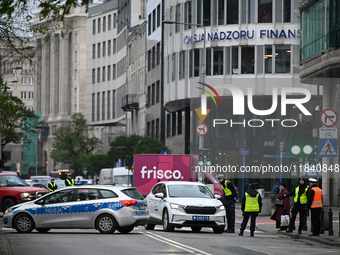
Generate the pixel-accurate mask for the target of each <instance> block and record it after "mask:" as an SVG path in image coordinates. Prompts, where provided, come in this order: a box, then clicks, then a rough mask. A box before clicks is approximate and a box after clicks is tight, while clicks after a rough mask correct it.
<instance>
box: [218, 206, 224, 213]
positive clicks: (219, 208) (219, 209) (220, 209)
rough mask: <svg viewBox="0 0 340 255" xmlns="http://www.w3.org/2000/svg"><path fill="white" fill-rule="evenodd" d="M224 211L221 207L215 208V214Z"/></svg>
mask: <svg viewBox="0 0 340 255" xmlns="http://www.w3.org/2000/svg"><path fill="white" fill-rule="evenodd" d="M224 210H225V208H224V206H223V205H220V206H217V207H216V212H222V211H224Z"/></svg>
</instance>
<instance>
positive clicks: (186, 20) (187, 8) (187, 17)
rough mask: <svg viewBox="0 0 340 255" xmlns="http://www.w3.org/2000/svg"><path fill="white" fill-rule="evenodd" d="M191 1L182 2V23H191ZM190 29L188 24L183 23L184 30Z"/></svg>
mask: <svg viewBox="0 0 340 255" xmlns="http://www.w3.org/2000/svg"><path fill="white" fill-rule="evenodd" d="M191 11H192V10H191V1H190V2H186V3H185V4H184V23H192V21H191V17H192V16H191V15H192V14H191ZM188 29H191V26H190V25H184V30H188Z"/></svg>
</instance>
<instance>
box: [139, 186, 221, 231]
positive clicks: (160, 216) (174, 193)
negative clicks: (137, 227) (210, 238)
mask: <svg viewBox="0 0 340 255" xmlns="http://www.w3.org/2000/svg"><path fill="white" fill-rule="evenodd" d="M217 196H218V195H217ZM146 200H147V203H148V207H149V211H150V223H149V224H147V225H146V227H145V228H146V229H150V230H151V229H153V228H154V227H155V225H157V224H160V225H163V229H164V230H165V231H173V230H174V228H175V227H179V228H181V227H184V226H187V227H191V229H192V231H194V232H199V231H200V230H201V229H202V227H211V228H212V229H213V231H214V233H219V234H220V233H223V231H224V227H225V208H224V206H223V205H222V203H221V201H219V200H218V199H217V198H216V197H215V196H214V194H213V193H212V192H211V191H210V189H209V188H208V187H207V186H206V185H204V184H202V183H199V182H182V181H169V182H166V181H163V182H159V183H157V184H156V185H155V186H154V187H153V188H152V190H151V192H150V194H149V195H147V196H146Z"/></svg>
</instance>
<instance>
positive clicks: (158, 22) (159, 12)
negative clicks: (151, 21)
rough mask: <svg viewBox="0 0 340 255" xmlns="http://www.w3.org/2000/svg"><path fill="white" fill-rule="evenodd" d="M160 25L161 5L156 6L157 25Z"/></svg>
mask: <svg viewBox="0 0 340 255" xmlns="http://www.w3.org/2000/svg"><path fill="white" fill-rule="evenodd" d="M160 25H161V5H160V4H159V5H158V6H157V27H160Z"/></svg>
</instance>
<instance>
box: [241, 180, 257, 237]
mask: <svg viewBox="0 0 340 255" xmlns="http://www.w3.org/2000/svg"><path fill="white" fill-rule="evenodd" d="M261 208H262V198H261V195H260V193H258V192H257V191H256V190H255V184H251V185H250V189H249V190H248V191H246V192H245V195H244V197H243V199H242V205H241V210H242V212H243V221H242V223H241V228H240V233H239V234H238V235H240V236H243V232H244V230H245V228H246V227H247V224H248V220H249V217H250V236H252V237H253V236H254V232H255V227H256V217H257V216H258V215H259V213H260V212H261Z"/></svg>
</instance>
